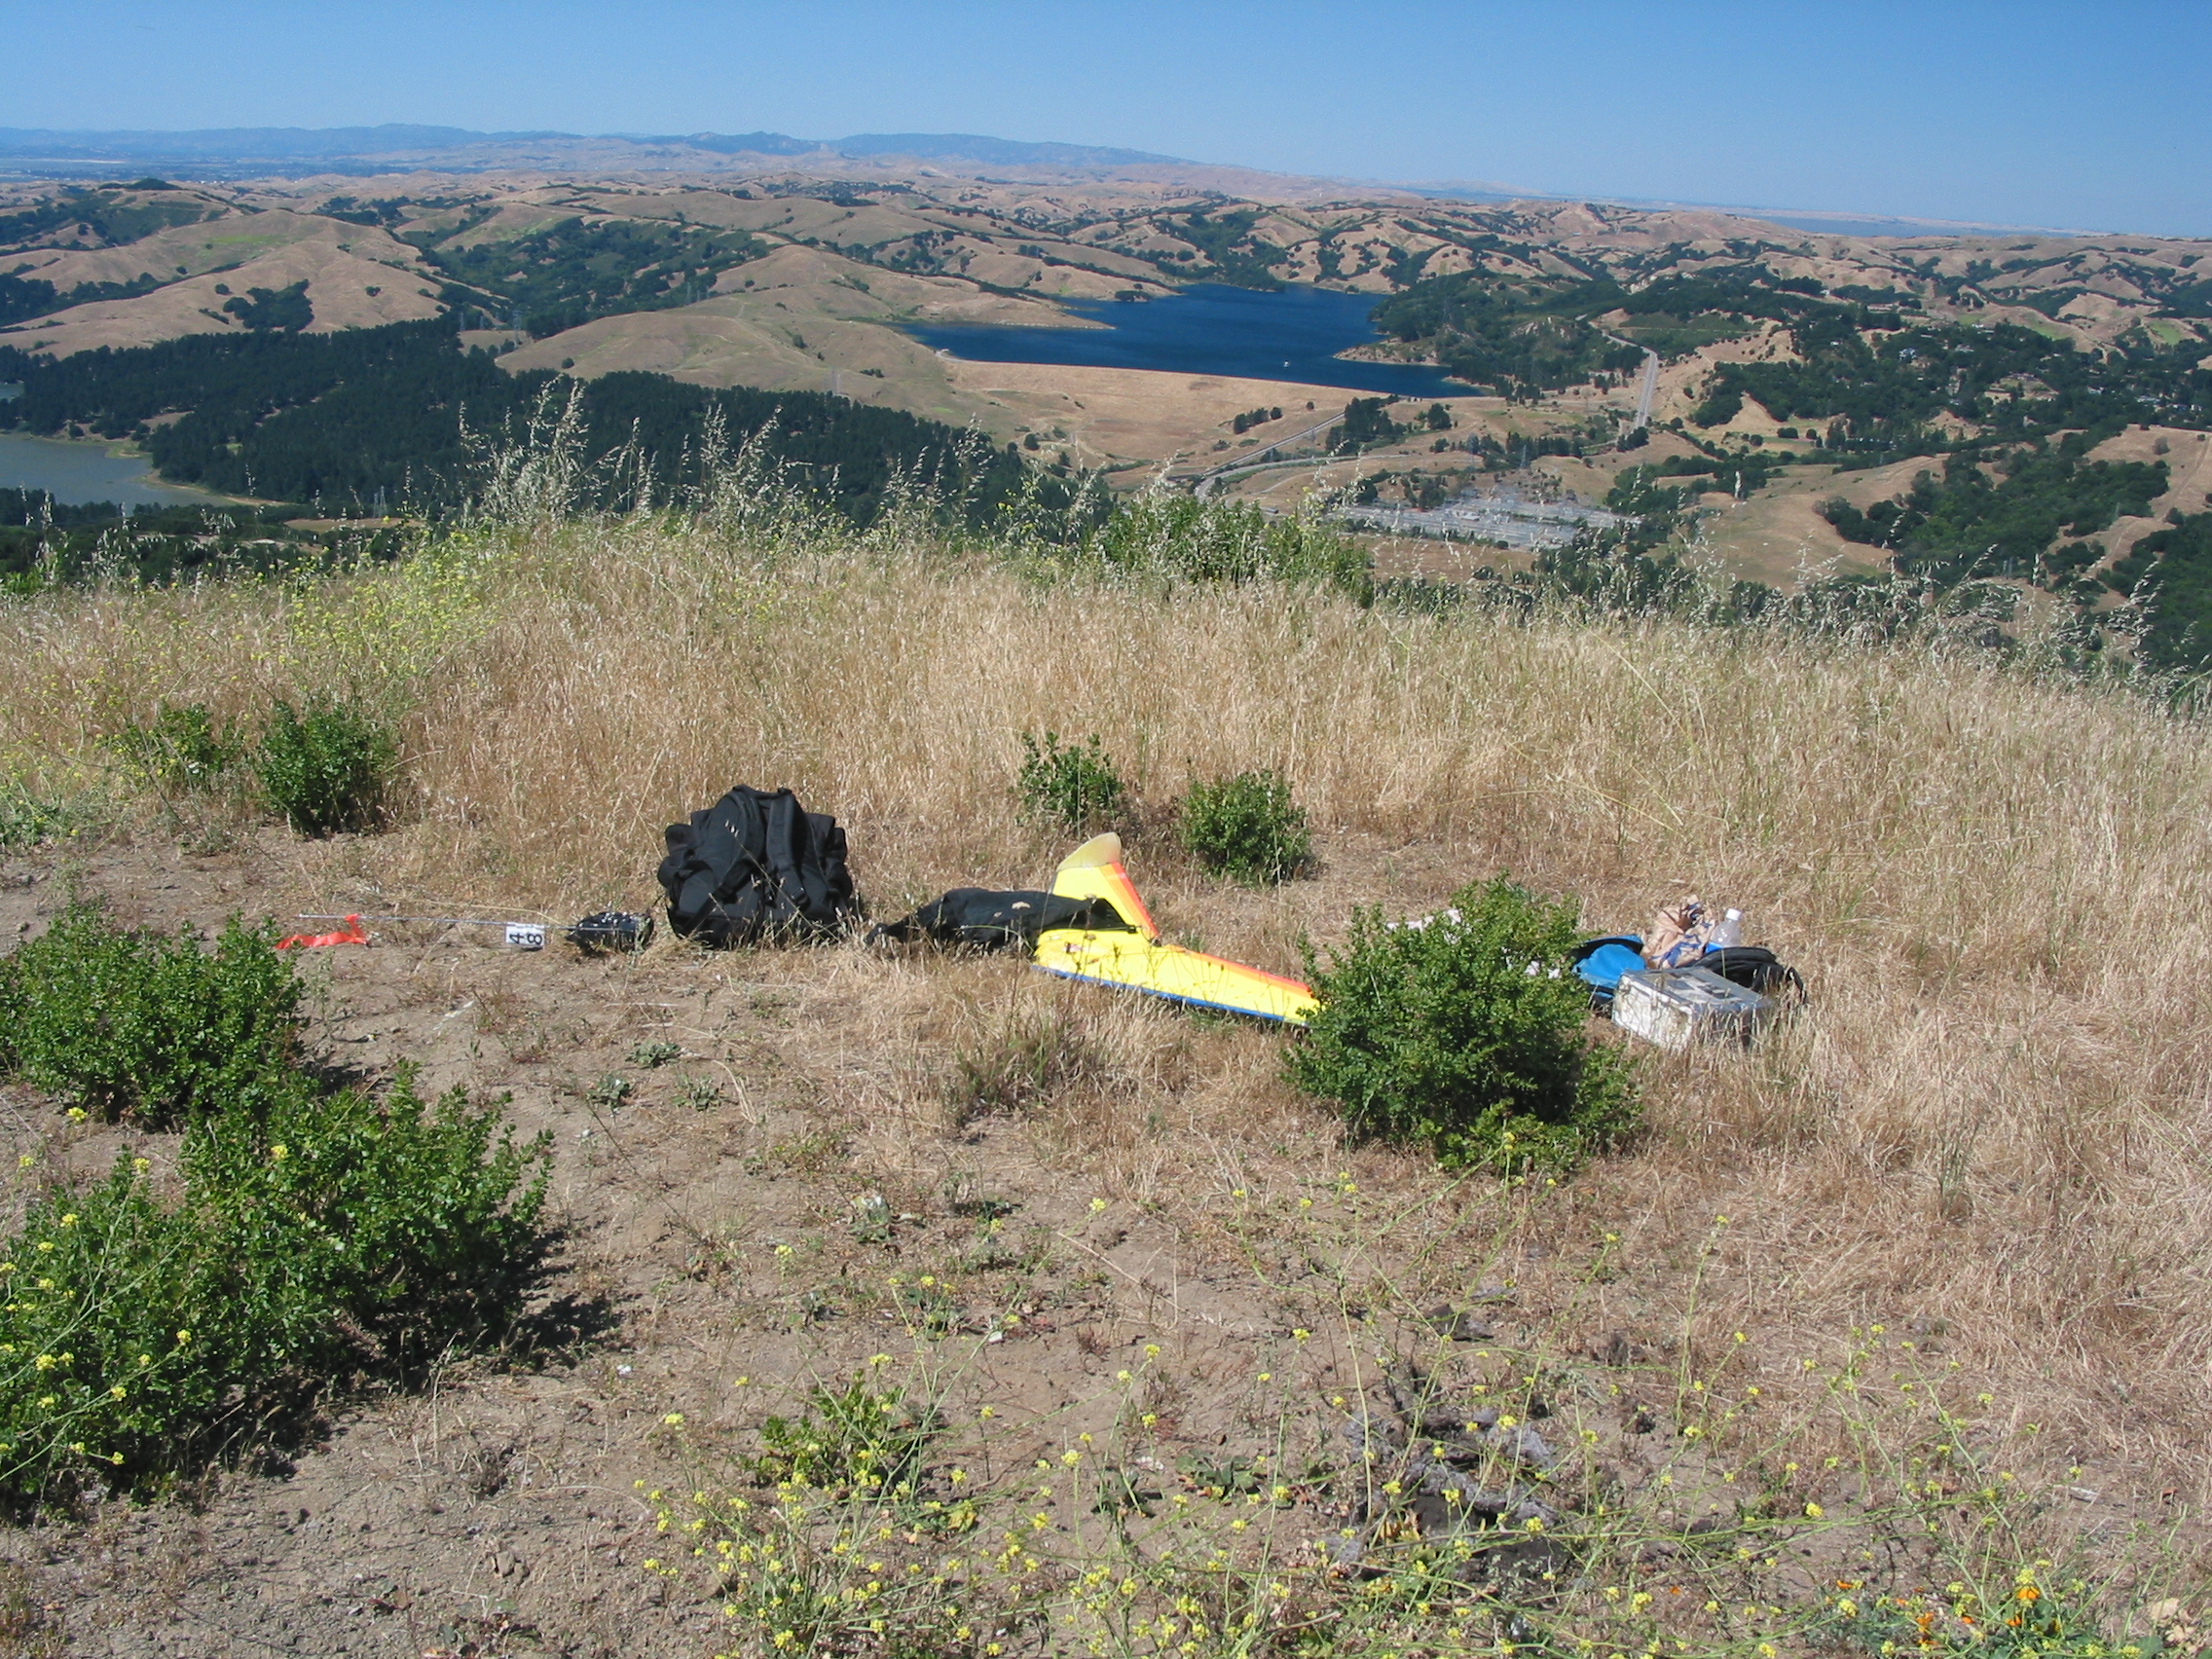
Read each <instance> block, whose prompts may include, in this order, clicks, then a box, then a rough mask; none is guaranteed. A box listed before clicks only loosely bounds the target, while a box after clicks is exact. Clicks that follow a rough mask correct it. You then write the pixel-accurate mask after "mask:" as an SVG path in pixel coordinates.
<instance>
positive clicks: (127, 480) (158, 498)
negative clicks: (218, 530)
mask: <svg viewBox="0 0 2212 1659" xmlns="http://www.w3.org/2000/svg"><path fill="white" fill-rule="evenodd" d="M0 489H12V490H44V491H46V492H47V493H48V494H49V495H51V496H52V497H53V498H55V500H56V501H63V502H69V503H76V502H81V501H113V502H115V503H116V504H117V505H118V506H123V507H166V506H174V505H176V504H178V503H180V502H187V501H212V500H214V499H215V498H214V497H212V496H209V495H207V494H206V493H205V492H204V491H200V490H183V489H179V488H178V487H177V486H175V485H173V484H164V483H163V482H162V481H161V480H160V479H158V478H156V477H155V476H154V473H153V470H152V468H150V467H149V466H147V464H146V462H145V460H144V459H143V458H142V457H139V456H134V455H120V454H115V453H111V452H110V450H109V448H108V446H107V445H106V444H101V443H92V442H88V441H85V440H83V439H73V438H33V437H26V436H25V435H24V434H22V433H20V432H0Z"/></svg>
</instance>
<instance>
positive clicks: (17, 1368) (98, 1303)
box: [0, 1159, 231, 1499]
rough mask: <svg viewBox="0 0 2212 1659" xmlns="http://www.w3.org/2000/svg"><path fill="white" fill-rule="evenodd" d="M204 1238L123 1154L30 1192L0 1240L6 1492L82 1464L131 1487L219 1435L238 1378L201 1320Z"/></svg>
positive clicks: (0, 1396) (0, 1463) (0, 1412)
mask: <svg viewBox="0 0 2212 1659" xmlns="http://www.w3.org/2000/svg"><path fill="white" fill-rule="evenodd" d="M207 1265H208V1263H207V1251H206V1241H205V1240H204V1239H203V1237H202V1235H200V1233H199V1232H198V1230H197V1229H196V1228H195V1227H194V1226H193V1225H192V1222H191V1220H190V1218H189V1217H187V1216H185V1215H183V1214H182V1213H180V1212H178V1211H174V1210H169V1209H166V1208H164V1207H163V1206H162V1205H161V1204H160V1203H158V1202H157V1201H156V1200H155V1198H154V1196H153V1193H152V1191H151V1189H150V1188H149V1186H148V1184H147V1182H146V1181H145V1179H144V1177H143V1174H142V1173H141V1172H140V1171H139V1170H138V1169H136V1168H134V1167H133V1166H132V1165H131V1163H130V1162H129V1161H127V1160H122V1159H119V1160H118V1161H117V1162H116V1166H115V1170H114V1173H113V1174H111V1175H110V1176H109V1177H108V1179H107V1180H105V1181H104V1182H101V1183H100V1184H98V1185H96V1186H93V1187H90V1188H87V1189H85V1190H83V1191H78V1192H72V1191H70V1190H69V1189H67V1188H56V1189H55V1190H53V1191H51V1192H49V1193H47V1194H46V1195H44V1196H43V1197H41V1198H38V1199H36V1200H34V1201H33V1202H32V1204H31V1205H30V1207H29V1209H28V1211H27V1212H26V1213H25V1215H24V1217H23V1225H22V1230H21V1232H20V1233H19V1234H18V1235H17V1236H16V1237H14V1238H13V1239H10V1240H8V1241H7V1242H6V1243H5V1244H0V1275H4V1276H5V1278H6V1281H7V1291H6V1295H7V1301H6V1303H5V1305H4V1306H0V1494H5V1495H6V1496H8V1497H10V1498H15V1499H21V1498H25V1497H35V1496H37V1495H38V1494H39V1493H43V1492H46V1491H49V1490H51V1489H52V1488H53V1487H54V1486H55V1484H56V1483H57V1482H59V1481H60V1480H61V1479H62V1478H63V1477H64V1476H65V1475H67V1474H69V1473H71V1472H75V1473H77V1474H78V1475H80V1476H87V1477H92V1478H95V1479H98V1480H101V1481H104V1482H108V1483H112V1484H114V1485H117V1486H125V1487H128V1486H135V1485H139V1484H141V1483H142V1482H144V1481H145V1480H146V1479H147V1478H148V1477H149V1476H150V1475H153V1474H155V1473H157V1472H159V1471H161V1470H164V1469H173V1468H176V1467H178V1466H180V1460H181V1459H189V1458H190V1457H192V1456H194V1454H195V1452H196V1451H197V1450H198V1449H199V1447H200V1444H201V1443H202V1442H203V1441H204V1440H205V1439H206V1438H207V1436H208V1435H209V1434H210V1433H212V1432H213V1431H214V1428H215V1425H216V1423H217V1422H218V1421H219V1419H220V1418H221V1415H222V1409H223V1405H224V1401H225V1397H226V1396H227V1395H228V1394H229V1393H230V1389H231V1379H230V1378H229V1377H228V1376H227V1375H226V1374H225V1369H224V1366H223V1364H222V1356H221V1355H220V1354H219V1353H215V1354H211V1353H210V1351H209V1347H208V1345H207V1344H206V1343H205V1341H204V1340H203V1338H204V1333H203V1332H202V1331H200V1330H198V1329H195V1320H196V1316H197V1313H198V1310H199V1309H200V1307H201V1305H202V1301H201V1296H200V1294H199V1291H200V1285H201V1281H202V1279H203V1273H204V1271H205V1269H206V1267H207Z"/></svg>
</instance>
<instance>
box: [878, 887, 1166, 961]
mask: <svg viewBox="0 0 2212 1659" xmlns="http://www.w3.org/2000/svg"><path fill="white" fill-rule="evenodd" d="M1054 928H1090V929H1095V930H1100V931H1108V930H1111V931H1117V932H1121V933H1129V932H1132V931H1133V930H1132V929H1131V928H1130V927H1129V924H1128V923H1127V922H1125V921H1124V920H1123V919H1122V913H1121V912H1120V911H1119V910H1117V909H1115V908H1114V906H1113V905H1112V904H1110V903H1107V902H1106V901H1105V900H1103V899H1063V898H1061V897H1060V896H1059V895H1058V894H1056V893H1034V892H1029V891H1026V890H1024V889H1019V888H1015V889H1012V890H1008V891H1000V890H997V889H994V888H989V887H955V888H954V889H953V890H952V891H951V892H949V893H947V894H945V895H944V896H943V897H941V898H938V899H932V900H931V901H930V902H929V903H927V904H924V905H922V906H921V907H920V908H919V909H917V910H916V911H915V912H914V913H913V914H912V915H910V916H903V917H902V918H900V919H899V920H898V921H896V922H885V923H884V924H883V925H882V926H880V927H878V928H876V929H875V930H874V931H873V932H872V933H871V934H870V935H869V936H868V937H869V938H871V939H889V940H902V941H903V940H913V939H927V940H936V941H937V942H938V943H939V944H965V945H972V946H975V947H976V948H977V949H980V950H997V949H1000V948H1002V947H1003V946H1006V945H1010V944H1019V945H1021V946H1023V947H1024V948H1033V947H1034V946H1035V945H1036V943H1037V936H1038V935H1039V934H1042V933H1050V932H1051V930H1052V929H1054Z"/></svg>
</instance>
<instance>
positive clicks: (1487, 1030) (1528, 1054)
mask: <svg viewBox="0 0 2212 1659" xmlns="http://www.w3.org/2000/svg"><path fill="white" fill-rule="evenodd" d="M1576 938H1577V932H1576V928H1575V910H1574V906H1573V905H1572V904H1571V903H1545V902H1543V901H1542V900H1539V899H1537V898H1535V897H1534V896H1533V895H1531V894H1530V893H1529V892H1527V891H1526V890H1524V889H1522V888H1520V887H1518V886H1516V885H1514V883H1512V882H1511V881H1509V880H1507V879H1506V878H1505V877H1503V876H1499V877H1497V878H1496V879H1495V880H1493V881H1491V882H1489V883H1487V884H1476V885H1472V886H1469V887H1467V888H1464V889H1462V890H1461V891H1460V892H1459V893H1457V894H1456V895H1455V896H1454V897H1453V900H1452V907H1451V908H1450V909H1447V910H1445V911H1442V912H1440V913H1438V914H1437V915H1434V916H1431V917H1428V918H1427V919H1426V920H1425V921H1423V922H1419V923H1406V924H1402V925H1395V926H1393V925H1391V924H1388V923H1385V922H1384V921H1383V913H1382V912H1381V911H1380V910H1359V911H1355V912H1354V914H1353V918H1352V926H1351V932H1350V934H1349V936H1348V937H1347V939H1346V942H1345V946H1344V948H1343V950H1342V951H1339V952H1335V953H1333V954H1332V957H1331V961H1330V964H1329V966H1328V967H1327V968H1326V969H1323V968H1322V967H1321V966H1320V965H1319V964H1318V962H1317V961H1315V960H1313V959H1312V957H1311V953H1310V952H1309V960H1308V963H1307V967H1308V974H1309V978H1310V980H1311V982H1312V986H1313V993H1314V996H1315V997H1316V998H1317V999H1318V1001H1319V1003H1320V1008H1319V1011H1318V1012H1317V1013H1316V1014H1314V1016H1313V1018H1312V1020H1311V1022H1310V1024H1309V1026H1308V1028H1307V1041H1306V1042H1305V1043H1303V1044H1301V1045H1300V1046H1299V1047H1298V1048H1296V1049H1294V1050H1292V1051H1291V1053H1290V1069H1291V1075H1292V1077H1293V1079H1294V1080H1295V1081H1296V1082H1297V1083H1298V1084H1299V1086H1300V1087H1301V1088H1305V1089H1307V1090H1308V1091H1309V1092H1310V1093H1313V1094H1316V1095H1319V1096H1321V1097H1322V1098H1324V1099H1328V1100H1333V1101H1335V1102H1337V1103H1338V1105H1339V1106H1340V1107H1341V1108H1342V1109H1343V1111H1344V1114H1345V1118H1346V1123H1347V1124H1349V1125H1350V1127H1351V1129H1352V1132H1353V1133H1354V1134H1356V1135H1360V1136H1372V1137H1375V1138H1378V1139H1384V1140H1393V1141H1416V1142H1425V1143H1426V1144H1428V1145H1429V1146H1430V1147H1432V1148H1433V1149H1434V1151H1435V1152H1436V1155H1437V1156H1438V1157H1439V1158H1440V1159H1442V1160H1443V1161H1445V1162H1447V1163H1450V1164H1489V1165H1492V1166H1494V1167H1498V1168H1501V1169H1521V1168H1526V1167H1528V1166H1530V1165H1532V1164H1547V1165H1552V1166H1555V1167H1567V1166H1571V1165H1572V1164H1574V1163H1575V1162H1577V1161H1580V1160H1581V1159H1582V1158H1584V1157H1585V1156H1587V1155H1588V1154H1589V1153H1590V1152H1591V1151H1593V1150H1595V1149H1597V1148H1599V1147H1602V1146H1604V1145H1605V1144H1606V1143H1607V1142H1609V1141H1611V1140H1613V1139H1615V1138H1616V1137H1618V1136H1619V1135H1620V1134H1622V1133H1623V1132H1625V1131H1626V1130H1627V1129H1628V1128H1630V1127H1631V1126H1632V1125H1633V1124H1634V1123H1635V1122H1636V1115H1637V1107H1636V1098H1635V1091H1634V1088H1633V1083H1632V1078H1631V1071H1630V1065H1629V1061H1628V1056H1627V1055H1626V1054H1624V1053H1623V1052H1622V1051H1620V1050H1619V1049H1617V1048H1615V1047H1613V1046H1611V1045H1608V1044H1602V1043H1598V1042H1594V1041H1593V1040H1592V1039H1591V1038H1590V1037H1589V1036H1588V1035H1587V1034H1586V1031H1585V1024H1586V1021H1587V1019H1588V1017H1589V1012H1590V1004H1589V994H1588V989H1587V987H1586V986H1585V985H1584V984H1583V983H1582V981H1581V980H1580V979H1579V978H1577V977H1575V976H1574V974H1573V972H1572V971H1571V970H1570V969H1567V968H1566V967H1565V966H1564V964H1565V962H1566V959H1567V951H1568V949H1569V948H1570V947H1571V946H1572V945H1573V944H1574V943H1575V941H1576ZM1555 975H1556V977H1555Z"/></svg>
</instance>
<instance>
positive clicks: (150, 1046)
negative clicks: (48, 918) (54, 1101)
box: [0, 901, 301, 1128]
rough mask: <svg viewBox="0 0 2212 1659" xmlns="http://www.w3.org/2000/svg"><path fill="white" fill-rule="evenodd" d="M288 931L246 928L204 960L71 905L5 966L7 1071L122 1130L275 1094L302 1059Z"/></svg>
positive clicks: (178, 938) (194, 951) (181, 945)
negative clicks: (281, 951)
mask: <svg viewBox="0 0 2212 1659" xmlns="http://www.w3.org/2000/svg"><path fill="white" fill-rule="evenodd" d="M275 941H276V929H275V928H274V926H268V925H265V926H263V927H260V928H248V927H246V926H245V925H244V924H243V923H242V922H240V920H239V919H238V918H237V917H236V916H233V917H232V918H231V920H230V921H229V923H228V924H227V925H225V927H224V929H223V931H222V933H221V934H220V935H219V936H218V937H217V939H216V940H215V948H214V951H213V953H212V954H209V953H208V952H206V951H203V949H202V948H201V939H200V936H199V935H198V934H197V933H195V932H194V931H193V930H192V929H190V928H185V929H183V930H182V931H180V932H179V933H177V934H176V935H174V936H173V937H172V936H169V935H165V934H158V933H150V932H143V931H140V930H136V929H130V928H120V927H117V926H115V925H114V924H113V923H112V922H110V921H109V920H108V918H107V916H106V914H105V912H104V911H102V910H101V908H100V907H99V906H98V905H97V904H94V903H85V902H82V901H78V902H72V903H70V904H68V905H67V906H66V907H65V908H64V909H63V910H62V912H61V914H60V915H59V916H57V917H56V918H55V922H54V925H53V927H52V928H50V929H49V930H48V931H47V932H46V933H45V934H43V935H41V936H40V937H39V938H37V939H34V940H30V941H29V942H28V943H26V944H24V945H23V946H22V947H21V948H20V949H18V951H17V952H16V953H15V954H14V955H12V956H10V957H8V958H7V959H6V960H5V961H4V962H0V1061H5V1062H6V1063H8V1064H9V1065H10V1067H11V1068H12V1069H14V1070H17V1071H18V1072H20V1073H21V1074H22V1075H23V1076H24V1077H27V1078H28V1079H29V1080H30V1081H31V1082H32V1083H34V1084H37V1085H38V1086H39V1087H40V1088H46V1089H51V1090H52V1091H54V1092H55V1093H57V1094H60V1095H62V1096H64V1097H65V1098H67V1099H70V1100H73V1101H77V1102H80V1103H82V1104H83V1105H85V1106H87V1107H89V1108H91V1109H92V1110H94V1111H97V1112H99V1113H100V1114H101V1115H103V1116H105V1117H109V1118H115V1117H122V1116H129V1117H130V1118H132V1119H134V1120H135V1121H137V1122H138V1123H140V1124H144V1125H146V1126H147V1127H152V1128H166V1127H170V1126H173V1125H174V1124H178V1123H180V1122H183V1121H185V1120H187V1119H190V1118H193V1117H196V1116H199V1115H202V1114H204V1113H206V1112H210V1111H214V1110H218V1109H220V1108H223V1107H226V1106H229V1105H231V1104H233V1103H234V1102H239V1101H244V1100H249V1099H251V1098H254V1097H257V1096H259V1095H261V1094H264V1093H266V1092H267V1091H268V1090H269V1088H271V1087H272V1086H273V1083H274V1081H275V1080H277V1079H280V1078H281V1077H283V1076H284V1075H285V1074H286V1072H287V1070H288V1068H289V1067H290V1065H291V1063H292V1060H293V1056H294V1054H295V1052H296V1051H297V1046H298V1041H299V1037H298V1032H299V1005H300V997H301V985H300V983H299V981H298V979H297V978H295V977H293V973H292V965H291V964H290V963H289V962H287V961H285V960H284V958H283V957H282V956H280V955H278V954H277V952H276V949H275V948H274V945H275Z"/></svg>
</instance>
